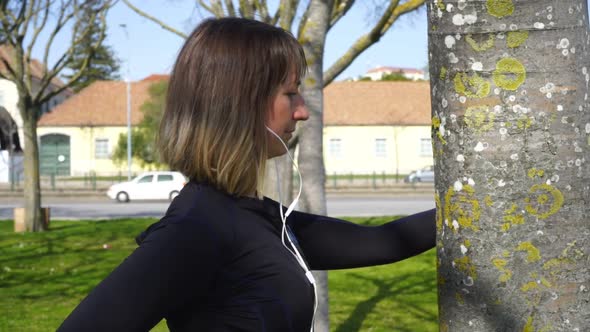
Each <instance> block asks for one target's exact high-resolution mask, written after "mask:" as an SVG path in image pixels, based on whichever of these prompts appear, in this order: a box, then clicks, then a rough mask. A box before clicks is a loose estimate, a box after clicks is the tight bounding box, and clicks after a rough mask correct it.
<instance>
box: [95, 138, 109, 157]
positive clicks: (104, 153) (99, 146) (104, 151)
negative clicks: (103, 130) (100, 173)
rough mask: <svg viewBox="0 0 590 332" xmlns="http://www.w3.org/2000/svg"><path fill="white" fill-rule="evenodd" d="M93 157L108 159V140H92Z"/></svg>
mask: <svg viewBox="0 0 590 332" xmlns="http://www.w3.org/2000/svg"><path fill="white" fill-rule="evenodd" d="M94 157H95V158H96V159H105V158H109V139H108V138H97V139H95V140H94Z"/></svg>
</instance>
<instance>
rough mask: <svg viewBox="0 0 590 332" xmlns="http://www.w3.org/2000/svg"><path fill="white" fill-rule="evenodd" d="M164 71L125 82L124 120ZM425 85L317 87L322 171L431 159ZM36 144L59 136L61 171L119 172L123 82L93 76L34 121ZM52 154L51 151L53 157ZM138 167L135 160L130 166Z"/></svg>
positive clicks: (385, 167) (414, 165)
mask: <svg viewBox="0 0 590 332" xmlns="http://www.w3.org/2000/svg"><path fill="white" fill-rule="evenodd" d="M167 78H168V76H166V75H151V76H149V77H147V78H145V79H143V80H141V81H138V82H133V83H132V87H131V93H132V113H131V114H132V115H131V122H132V124H133V125H137V124H138V123H139V122H140V121H141V119H142V117H143V114H142V112H141V110H140V107H141V105H142V104H143V103H144V102H146V101H147V100H148V98H149V93H148V89H149V86H150V85H151V84H153V83H154V82H157V81H160V80H165V79H167ZM430 121H431V116H430V88H429V84H428V83H427V82H334V83H332V84H330V85H329V86H328V87H327V88H326V89H325V90H324V138H323V144H324V160H325V165H326V172H327V173H328V174H334V173H336V174H350V173H355V174H370V173H372V172H378V173H381V172H386V173H388V174H394V173H396V172H399V173H400V174H405V173H408V172H410V171H412V170H415V169H418V168H422V167H424V166H427V165H431V164H432V148H431V140H430ZM38 132H39V136H40V141H41V145H42V146H43V145H44V144H46V143H47V144H55V142H56V141H57V140H61V141H62V142H63V146H64V147H65V146H67V147H68V148H67V149H66V148H64V149H63V150H62V153H63V154H67V156H65V157H67V158H69V159H70V160H71V163H70V169H69V174H70V175H83V174H85V173H87V172H89V171H94V172H96V173H97V174H101V175H115V174H119V172H121V173H124V172H126V170H127V165H126V164H125V165H115V164H114V163H113V162H112V161H111V157H110V156H111V154H112V153H113V151H114V149H115V147H116V145H117V142H118V139H119V135H120V134H122V133H127V117H126V85H125V83H124V82H120V81H99V82H95V83H93V84H92V85H90V86H88V87H87V88H86V89H84V90H82V91H80V92H79V93H78V94H77V95H75V96H73V97H71V98H70V99H68V100H67V101H66V102H64V103H63V104H61V105H59V106H58V107H56V108H55V109H54V110H53V111H52V112H50V113H47V114H45V115H44V116H43V117H42V118H41V120H40V122H39V129H38ZM58 157H59V156H56V158H55V160H57V158H58ZM139 171H142V169H141V167H140V164H139V163H138V162H134V163H133V172H139Z"/></svg>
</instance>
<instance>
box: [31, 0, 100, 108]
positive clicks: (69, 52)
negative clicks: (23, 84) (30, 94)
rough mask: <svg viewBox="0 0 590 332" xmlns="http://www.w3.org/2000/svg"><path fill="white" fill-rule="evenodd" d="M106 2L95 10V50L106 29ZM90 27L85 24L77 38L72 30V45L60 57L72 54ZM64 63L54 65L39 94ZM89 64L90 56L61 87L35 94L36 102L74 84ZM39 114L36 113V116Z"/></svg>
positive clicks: (92, 18) (42, 100) (89, 30)
mask: <svg viewBox="0 0 590 332" xmlns="http://www.w3.org/2000/svg"><path fill="white" fill-rule="evenodd" d="M108 3H109V2H108V1H107V2H106V4H105V5H104V6H103V7H101V8H100V9H98V10H97V12H98V15H100V30H99V31H100V34H99V37H98V39H97V40H96V42H95V43H94V45H92V51H96V49H97V48H99V47H100V45H101V44H102V42H103V41H104V38H105V36H106V29H107V23H106V16H107V12H108V9H110V6H109V5H108ZM96 15H97V14H95V15H94V16H92V17H91V18H90V21H92V22H93V21H94V18H95V17H96ZM92 28H93V27H92V26H91V25H87V27H86V29H85V30H84V32H83V33H82V34H81V35H80V37H78V38H76V37H75V36H76V35H75V32H72V45H71V47H70V49H69V50H68V51H67V52H66V53H64V55H63V56H62V59H63V57H64V56H66V55H68V56H69V57H71V56H72V54H73V52H74V47H75V45H76V44H78V43H80V42H81V41H82V40H84V39H85V38H86V36H87V35H88V34H90V33H91V31H92ZM60 60H61V59H60ZM66 64H67V61H66V62H64V63H62V64H61V65H60V66H59V67H56V66H54V68H53V70H52V72H51V74H50V75H47V77H48V80H46V81H45V85H44V86H43V88H42V89H40V90H39V91H40V93H39V95H40V94H41V91H44V90H45V89H46V88H47V87H48V86H49V84H50V83H51V81H52V80H53V78H55V77H56V76H57V74H58V73H59V72H61V70H62V69H63V68H64V67H65V66H66ZM89 64H90V57H86V58H85V59H84V61H83V62H82V65H81V66H80V68H79V69H78V70H77V72H76V73H75V74H74V75H72V77H70V79H69V80H68V81H67V82H66V83H65V84H64V85H62V86H61V87H58V88H57V89H55V90H52V91H50V92H48V93H46V94H44V95H43V96H42V97H39V96H37V97H38V98H39V99H38V102H39V103H40V104H43V103H45V102H48V101H49V100H50V99H51V98H53V97H54V96H56V95H58V94H60V93H61V92H62V91H64V90H66V89H68V88H69V87H70V86H71V85H72V84H74V83H75V82H76V81H77V80H78V79H79V78H80V77H81V76H82V73H84V72H85V71H86V68H88V65H89ZM56 65H57V64H56ZM39 115H40V114H38V116H39Z"/></svg>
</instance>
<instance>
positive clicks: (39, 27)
mask: <svg viewBox="0 0 590 332" xmlns="http://www.w3.org/2000/svg"><path fill="white" fill-rule="evenodd" d="M49 7H50V3H49V0H47V2H46V5H45V10H44V12H43V14H41V15H43V16H42V17H41V24H39V25H37V22H38V19H39V15H40V12H41V10H42V8H40V9H39V11H38V12H37V13H35V24H34V27H33V28H34V31H33V37H31V41H30V42H29V46H28V47H27V53H26V54H25V56H26V57H27V59H30V58H32V51H33V46H34V45H35V42H37V37H38V36H39V34H40V33H41V31H42V30H43V29H44V28H45V24H47V18H48V17H49Z"/></svg>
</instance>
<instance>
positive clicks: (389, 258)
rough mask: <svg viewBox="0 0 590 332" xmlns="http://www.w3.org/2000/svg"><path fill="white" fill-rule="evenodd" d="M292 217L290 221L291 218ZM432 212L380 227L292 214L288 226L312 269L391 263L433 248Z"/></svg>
mask: <svg viewBox="0 0 590 332" xmlns="http://www.w3.org/2000/svg"><path fill="white" fill-rule="evenodd" d="M291 218H292V219H291ZM435 218H436V209H432V210H428V211H424V212H421V213H417V214H414V215H411V216H407V217H404V218H401V219H398V220H395V221H391V222H388V223H386V224H384V225H381V226H361V225H357V224H354V223H351V222H348V221H344V220H340V219H336V218H331V217H325V216H318V215H314V214H308V213H303V212H293V214H292V217H290V221H289V225H290V227H291V229H292V230H293V233H294V234H295V236H296V237H297V240H298V241H299V244H300V245H301V248H302V249H303V252H304V255H305V257H306V259H307V261H308V262H309V265H310V266H311V269H313V270H331V269H346V268H353V267H362V266H372V265H380V264H387V263H393V262H396V261H400V260H403V259H406V258H408V257H412V256H414V255H417V254H420V253H422V252H424V251H426V250H428V249H430V248H433V247H434V245H435V242H436V221H435Z"/></svg>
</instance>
